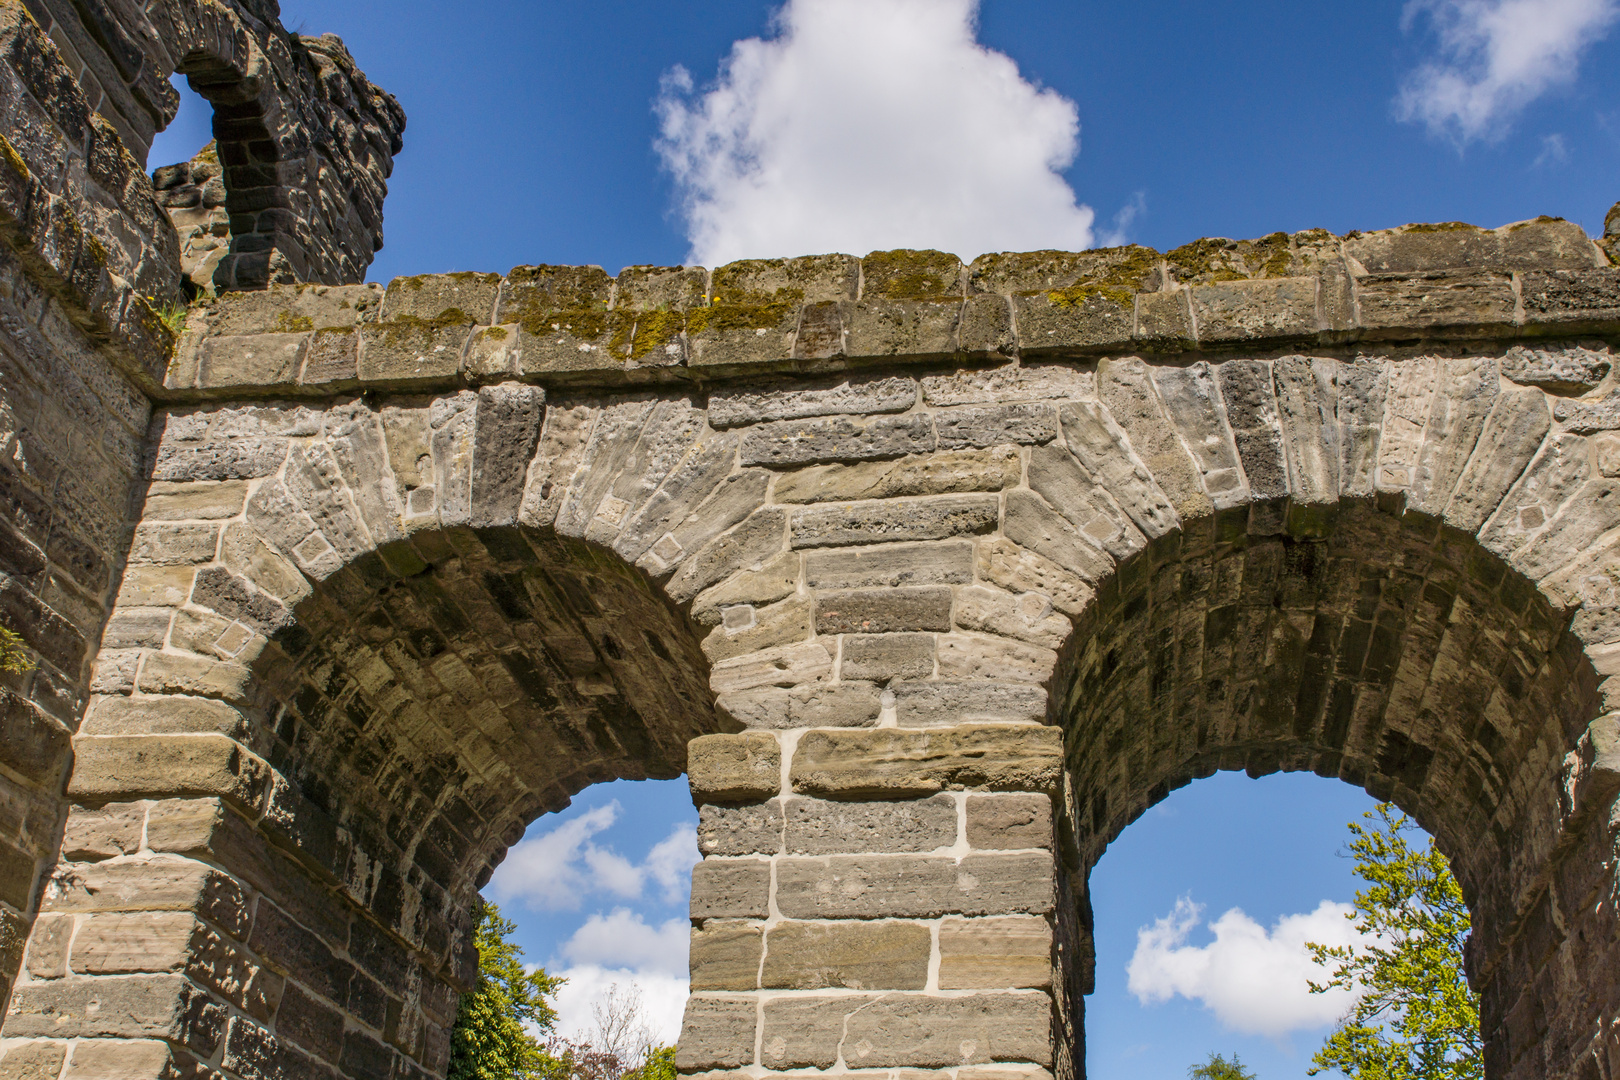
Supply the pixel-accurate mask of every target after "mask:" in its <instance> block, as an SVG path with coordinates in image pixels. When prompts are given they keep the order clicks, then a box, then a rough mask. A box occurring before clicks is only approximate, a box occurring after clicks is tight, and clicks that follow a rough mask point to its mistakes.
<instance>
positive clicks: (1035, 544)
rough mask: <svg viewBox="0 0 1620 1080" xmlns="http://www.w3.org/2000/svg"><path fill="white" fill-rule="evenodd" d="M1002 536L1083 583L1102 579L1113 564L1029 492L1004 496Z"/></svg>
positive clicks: (1102, 552)
mask: <svg viewBox="0 0 1620 1080" xmlns="http://www.w3.org/2000/svg"><path fill="white" fill-rule="evenodd" d="M1001 531H1002V533H1003V534H1004V535H1005V536H1006V538H1007V539H1008V540H1011V541H1012V542H1013V543H1015V544H1018V545H1019V546H1020V547H1024V548H1028V549H1029V550H1030V551H1033V552H1035V553H1036V554H1038V555H1043V556H1045V557H1046V558H1048V559H1050V560H1051V561H1052V562H1054V563H1056V564H1057V565H1059V566H1061V567H1063V568H1065V569H1067V570H1069V571H1071V572H1072V573H1074V574H1077V575H1079V577H1080V578H1081V579H1082V580H1084V581H1086V582H1088V583H1089V582H1097V581H1101V580H1103V579H1104V578H1106V577H1107V576H1108V575H1109V574H1110V573H1111V572H1112V571H1113V568H1114V560H1113V559H1112V558H1111V557H1110V556H1109V554H1108V552H1107V551H1105V550H1103V549H1102V547H1100V546H1099V544H1098V542H1096V541H1093V540H1092V539H1091V537H1089V536H1088V535H1086V534H1085V533H1083V532H1082V531H1081V530H1079V529H1077V528H1075V527H1074V525H1073V524H1072V523H1071V522H1070V521H1069V520H1068V519H1067V518H1065V517H1064V516H1063V515H1062V514H1060V513H1058V512H1057V511H1056V510H1054V509H1052V508H1051V507H1050V506H1048V505H1047V504H1046V502H1045V501H1044V500H1043V499H1041V497H1040V496H1038V495H1036V494H1035V493H1034V492H1030V491H1010V492H1008V493H1007V514H1006V519H1005V520H1004V521H1003V522H1002V530H1001Z"/></svg>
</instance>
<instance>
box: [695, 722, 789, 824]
mask: <svg viewBox="0 0 1620 1080" xmlns="http://www.w3.org/2000/svg"><path fill="white" fill-rule="evenodd" d="M686 753H687V758H686V772H687V779H688V781H689V782H690V784H691V787H692V801H693V802H694V803H697V804H698V805H700V806H701V805H702V804H704V803H709V802H753V801H757V800H760V799H768V798H770V797H771V796H773V795H775V794H776V793H777V792H778V791H779V790H780V789H781V786H782V750H781V747H780V746H779V745H778V743H777V741H776V736H775V735H772V734H769V733H768V732H762V731H750V732H745V733H743V734H741V735H702V736H699V737H698V738H696V739H693V740H692V741H691V742H690V743H688V744H687V751H686Z"/></svg>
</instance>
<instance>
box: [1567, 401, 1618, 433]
mask: <svg viewBox="0 0 1620 1080" xmlns="http://www.w3.org/2000/svg"><path fill="white" fill-rule="evenodd" d="M1553 417H1554V418H1555V419H1556V420H1557V421H1558V422H1559V423H1561V424H1563V425H1564V428H1565V430H1567V431H1571V432H1573V433H1574V434H1576V435H1595V434H1597V433H1598V432H1600V431H1614V430H1616V429H1620V394H1610V395H1608V396H1607V397H1604V398H1601V399H1599V400H1596V401H1560V402H1559V403H1558V404H1557V405H1555V406H1554V407H1553Z"/></svg>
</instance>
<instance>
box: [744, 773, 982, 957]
mask: <svg viewBox="0 0 1620 1080" xmlns="http://www.w3.org/2000/svg"><path fill="white" fill-rule="evenodd" d="M786 824H787V831H786V833H785V834H782V835H785V837H786V841H787V851H788V853H789V854H793V855H833V854H839V853H846V852H847V853H857V852H880V851H881V852H897V853H909V852H924V851H933V850H935V849H936V848H945V847H950V846H951V845H952V844H954V843H956V800H955V799H954V798H953V797H951V796H950V795H943V794H942V795H935V796H933V797H932V798H928V799H917V800H912V801H906V802H871V803H851V802H829V801H826V800H822V799H794V800H792V801H791V802H789V803H788V811H787V823H786ZM772 850H775V849H774V847H773V848H772ZM889 989H900V988H899V987H890V988H889Z"/></svg>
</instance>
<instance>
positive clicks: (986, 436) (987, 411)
mask: <svg viewBox="0 0 1620 1080" xmlns="http://www.w3.org/2000/svg"><path fill="white" fill-rule="evenodd" d="M934 425H935V428H936V430H937V431H938V432H939V445H940V448H941V449H942V450H955V449H958V448H961V447H967V446H1002V445H1006V444H1008V443H1021V444H1024V445H1028V444H1031V443H1034V444H1040V443H1049V442H1051V441H1052V440H1053V439H1055V438H1057V410H1055V409H1054V408H1053V407H1052V406H1051V405H1048V404H1037V403H1033V402H1032V403H1029V404H1024V405H989V406H983V407H976V406H964V407H962V408H957V409H942V410H940V411H939V412H936V413H935V414H934Z"/></svg>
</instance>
